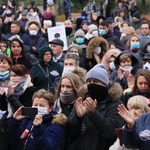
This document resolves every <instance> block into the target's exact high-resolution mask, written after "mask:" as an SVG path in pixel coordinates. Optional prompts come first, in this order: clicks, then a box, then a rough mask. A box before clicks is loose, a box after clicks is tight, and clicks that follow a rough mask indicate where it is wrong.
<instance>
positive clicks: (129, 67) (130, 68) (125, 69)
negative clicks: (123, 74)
mask: <svg viewBox="0 0 150 150" xmlns="http://www.w3.org/2000/svg"><path fill="white" fill-rule="evenodd" d="M119 68H120V69H121V70H123V71H131V70H132V69H133V67H132V66H125V67H121V66H119Z"/></svg>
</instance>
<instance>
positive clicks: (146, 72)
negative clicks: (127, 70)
mask: <svg viewBox="0 0 150 150" xmlns="http://www.w3.org/2000/svg"><path fill="white" fill-rule="evenodd" d="M139 76H143V77H144V78H145V79H146V80H147V83H148V87H149V92H150V71H149V70H146V69H140V70H138V72H137V73H136V76H135V80H134V86H133V89H132V93H133V95H137V94H138V87H137V80H138V78H139Z"/></svg>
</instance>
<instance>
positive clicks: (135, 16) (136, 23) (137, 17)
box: [131, 11, 142, 30]
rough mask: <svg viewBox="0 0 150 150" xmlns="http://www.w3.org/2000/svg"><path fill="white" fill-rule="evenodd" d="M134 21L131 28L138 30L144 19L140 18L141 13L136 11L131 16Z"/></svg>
mask: <svg viewBox="0 0 150 150" xmlns="http://www.w3.org/2000/svg"><path fill="white" fill-rule="evenodd" d="M131 17H132V18H131V19H132V21H131V26H132V27H133V28H134V29H135V30H138V29H139V28H140V26H141V24H142V19H141V16H140V12H139V11H136V12H134V13H133V14H132V16H131Z"/></svg>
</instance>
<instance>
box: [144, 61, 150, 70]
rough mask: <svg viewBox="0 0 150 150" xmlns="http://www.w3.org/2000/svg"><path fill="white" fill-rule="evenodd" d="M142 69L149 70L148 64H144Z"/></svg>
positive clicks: (149, 64) (149, 65)
mask: <svg viewBox="0 0 150 150" xmlns="http://www.w3.org/2000/svg"><path fill="white" fill-rule="evenodd" d="M143 69H146V70H150V63H149V62H146V63H145V65H144V66H143Z"/></svg>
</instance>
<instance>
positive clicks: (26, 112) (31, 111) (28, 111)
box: [22, 107, 38, 117]
mask: <svg viewBox="0 0 150 150" xmlns="http://www.w3.org/2000/svg"><path fill="white" fill-rule="evenodd" d="M37 114H38V109H37V108H32V107H23V108H22V115H23V116H26V117H35V116H36V115H37Z"/></svg>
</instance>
